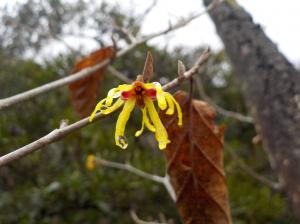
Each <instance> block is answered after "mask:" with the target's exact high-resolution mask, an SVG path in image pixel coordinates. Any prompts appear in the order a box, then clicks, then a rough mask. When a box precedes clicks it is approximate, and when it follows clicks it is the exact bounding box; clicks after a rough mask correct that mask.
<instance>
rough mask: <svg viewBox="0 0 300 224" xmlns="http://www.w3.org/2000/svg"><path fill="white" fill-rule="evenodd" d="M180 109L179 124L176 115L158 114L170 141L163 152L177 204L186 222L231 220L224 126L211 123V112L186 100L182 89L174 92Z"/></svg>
mask: <svg viewBox="0 0 300 224" xmlns="http://www.w3.org/2000/svg"><path fill="white" fill-rule="evenodd" d="M174 97H175V99H176V100H177V101H178V102H179V104H180V105H181V108H182V112H183V126H182V127H178V126H177V118H176V116H171V117H170V116H167V115H164V113H163V111H162V112H160V116H161V118H162V120H163V122H164V124H165V125H166V127H167V131H168V134H169V138H170V140H171V143H170V144H168V146H167V148H166V150H165V155H166V158H167V172H168V174H169V176H170V179H171V184H172V186H173V187H174V189H175V192H176V197H177V201H176V204H177V207H178V209H179V213H180V215H181V217H182V219H183V221H184V223H188V224H196V223H197V224H202V223H203V224H210V223H217V224H228V223H231V216H230V208H229V201H228V191H227V184H226V179H225V174H224V168H223V162H222V161H223V135H224V127H217V126H216V125H215V124H214V119H215V112H214V110H213V109H212V108H211V107H210V106H209V105H208V104H207V103H205V102H203V101H199V100H192V101H191V102H189V100H188V96H187V94H186V93H185V92H182V91H179V92H177V93H176V94H175V95H174Z"/></svg>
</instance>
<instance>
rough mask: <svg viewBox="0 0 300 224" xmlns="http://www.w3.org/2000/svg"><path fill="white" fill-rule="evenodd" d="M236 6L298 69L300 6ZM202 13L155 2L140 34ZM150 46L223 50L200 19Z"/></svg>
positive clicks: (285, 0) (194, 2)
mask: <svg viewBox="0 0 300 224" xmlns="http://www.w3.org/2000/svg"><path fill="white" fill-rule="evenodd" d="M14 2H23V0H0V6H3V5H4V4H7V3H8V4H14ZM108 2H114V3H118V4H120V5H121V6H122V7H124V8H125V9H132V8H134V9H135V11H136V12H142V11H143V10H144V9H145V8H146V7H147V6H148V5H150V4H151V2H152V1H151V0H122V1H118V0H110V1H108ZM238 2H239V3H240V4H241V5H242V6H243V7H244V8H245V9H246V10H247V11H249V12H250V13H251V14H252V16H253V18H254V21H255V22H257V23H259V24H261V25H262V27H263V28H264V30H265V32H266V33H267V35H268V36H269V37H270V38H271V39H272V40H273V41H274V42H275V43H276V44H277V45H278V47H279V49H280V50H281V51H282V52H283V53H284V54H285V55H286V56H287V57H288V59H289V60H290V61H291V62H293V63H295V64H298V65H299V64H300V53H299V52H298V50H299V48H300V47H299V45H300V43H299V41H300V13H299V12H300V2H299V1H295V0H276V1H274V0H238ZM201 10H204V8H203V5H202V0H184V1H175V0H158V3H157V5H156V7H155V8H154V9H153V11H152V12H151V13H150V14H149V15H148V17H147V18H146V20H145V21H144V25H143V27H142V33H143V34H149V33H152V32H154V31H158V30H161V29H164V28H165V27H167V26H168V24H169V21H171V22H175V21H176V19H180V18H185V17H186V16H188V15H189V14H191V13H194V12H199V11H201ZM166 40H167V41H166ZM150 43H151V44H158V45H160V46H164V45H165V44H166V43H167V44H168V46H169V47H170V48H172V47H174V46H178V45H183V46H188V47H195V46H199V45H208V46H210V47H211V48H212V49H220V48H221V47H222V43H221V41H220V39H219V37H218V36H217V34H216V32H215V28H214V26H213V24H212V22H211V20H210V19H209V17H208V16H203V17H201V18H199V19H197V20H195V21H194V22H192V23H191V24H189V25H188V26H187V27H185V28H183V29H180V30H178V31H176V32H173V33H172V34H170V35H168V36H167V37H163V38H158V39H155V40H153V41H151V42H150ZM91 48H92V45H91ZM51 49H53V48H51ZM57 49H58V48H57ZM91 50H92V49H91Z"/></svg>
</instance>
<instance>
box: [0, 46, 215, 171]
mask: <svg viewBox="0 0 300 224" xmlns="http://www.w3.org/2000/svg"><path fill="white" fill-rule="evenodd" d="M209 55H210V52H209V50H208V49H207V50H205V51H204V52H203V53H202V55H201V56H200V57H199V59H198V60H197V62H196V63H195V65H194V66H193V67H192V68H191V69H190V70H188V71H186V72H185V73H184V74H183V77H181V78H175V79H174V80H172V81H171V82H169V83H167V84H166V85H164V86H163V89H164V90H168V89H170V88H173V87H175V86H177V85H179V84H180V83H181V82H183V81H185V80H186V79H189V78H191V77H192V76H193V75H195V74H198V73H199V71H202V70H203V69H204V66H205V62H206V61H207V60H208V58H209ZM106 116H107V115H103V114H100V113H98V114H96V116H95V120H98V119H101V118H104V117H106ZM89 124H91V123H90V122H89V121H88V118H84V119H82V120H80V121H77V122H75V123H73V124H71V125H67V126H63V127H61V128H59V129H55V130H53V131H52V132H50V133H49V134H47V135H45V136H44V137H42V138H40V139H38V140H36V141H34V142H32V143H30V144H28V145H25V146H23V147H21V148H19V149H17V150H15V151H12V152H10V153H8V154H6V155H4V156H2V157H0V167H1V166H4V165H7V164H9V163H11V162H13V161H15V160H18V159H21V158H23V157H24V156H26V155H28V154H30V153H32V152H34V151H36V150H38V149H41V148H43V147H45V146H47V145H49V144H51V143H53V142H56V141H59V140H60V139H61V138H63V137H65V136H67V135H69V134H71V133H73V132H75V131H76V130H79V129H81V128H83V127H85V126H87V125H89Z"/></svg>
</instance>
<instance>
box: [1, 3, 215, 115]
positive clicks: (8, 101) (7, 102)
mask: <svg viewBox="0 0 300 224" xmlns="http://www.w3.org/2000/svg"><path fill="white" fill-rule="evenodd" d="M219 2H220V1H213V3H212V4H211V5H210V6H208V7H207V8H206V10H205V11H204V12H201V13H199V14H196V15H193V16H191V17H189V18H187V19H184V20H180V21H178V22H177V23H176V24H175V25H174V26H170V27H168V28H167V29H165V30H163V31H160V32H157V33H154V34H151V35H148V36H146V37H144V38H142V39H141V40H136V41H135V42H133V43H132V44H130V45H129V46H128V47H127V48H125V49H123V50H120V51H118V52H117V54H116V57H117V58H118V57H122V56H123V55H125V54H127V53H128V52H130V51H132V50H133V49H135V48H136V47H137V46H139V45H141V44H144V43H146V42H147V41H149V40H151V39H154V38H156V37H159V36H161V35H164V34H167V33H169V32H172V31H175V30H177V29H179V28H182V27H184V26H186V25H187V24H188V23H190V22H192V21H193V20H195V19H197V18H199V17H200V16H202V15H204V14H205V13H207V11H209V10H211V9H212V8H213V7H215V6H216V4H217V3H219ZM109 63H110V60H109V59H106V60H103V61H102V62H101V63H99V64H97V65H95V66H92V67H89V68H86V69H83V70H81V71H80V72H77V73H74V74H73V75H69V76H67V77H64V78H61V79H58V80H56V81H53V82H49V83H47V84H44V85H42V86H39V87H36V88H34V89H30V90H28V91H25V92H23V93H19V94H16V95H14V96H11V97H7V98H4V99H1V100H0V110H1V109H4V108H8V107H11V106H13V105H14V104H17V103H20V102H23V101H25V100H29V99H31V98H33V97H36V96H39V95H41V94H43V93H46V92H49V91H51V90H54V89H57V88H59V87H62V86H65V85H68V84H70V83H72V82H75V81H77V80H79V79H82V78H84V77H86V76H88V75H90V74H92V73H93V72H95V71H97V70H98V69H100V68H102V67H104V66H106V65H108V64H109Z"/></svg>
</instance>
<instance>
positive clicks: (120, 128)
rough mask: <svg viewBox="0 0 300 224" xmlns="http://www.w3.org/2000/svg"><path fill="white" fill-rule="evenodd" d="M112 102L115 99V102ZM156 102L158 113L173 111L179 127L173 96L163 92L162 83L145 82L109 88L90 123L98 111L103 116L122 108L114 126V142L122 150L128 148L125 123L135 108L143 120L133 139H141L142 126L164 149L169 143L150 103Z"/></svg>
mask: <svg viewBox="0 0 300 224" xmlns="http://www.w3.org/2000/svg"><path fill="white" fill-rule="evenodd" d="M114 99H117V100H116V101H115V102H114ZM155 100H157V102H158V107H159V108H160V109H161V110H165V113H166V114H167V115H172V114H174V112H175V108H176V110H177V114H178V125H179V126H181V125H182V112H181V108H180V106H179V104H178V103H177V101H176V100H175V99H174V97H173V96H172V95H171V94H170V93H168V92H165V91H163V89H162V86H161V84H160V83H158V82H153V83H144V82H141V81H135V82H133V83H132V84H131V85H128V84H123V85H119V86H118V87H116V88H113V89H111V90H110V91H109V92H108V94H107V97H106V98H104V99H103V100H101V101H100V102H99V103H98V104H97V105H96V107H95V109H94V111H93V113H92V114H91V116H90V118H89V120H90V121H92V120H93V119H94V117H95V114H96V113H97V112H98V111H100V112H101V113H102V114H109V113H112V112H114V111H115V110H117V109H118V108H120V107H121V106H123V109H122V111H121V113H120V115H119V117H118V120H117V124H116V131H115V142H116V145H117V146H119V147H121V148H122V149H125V148H126V147H127V146H128V143H127V140H126V138H125V135H124V132H125V127H126V123H127V121H128V119H129V117H130V114H131V112H132V111H133V109H134V107H135V106H138V107H139V108H140V109H141V110H142V113H143V120H142V127H141V129H140V130H138V131H137V132H136V133H135V136H136V137H138V136H140V135H141V134H142V133H143V131H144V126H146V127H147V128H148V129H149V130H150V131H152V132H154V133H155V138H156V140H157V141H158V146H159V149H165V148H166V146H167V144H168V143H170V140H169V139H168V133H167V131H166V129H165V127H164V126H163V124H162V122H161V120H160V118H159V115H158V113H157V111H156V108H155V106H154V103H153V101H155ZM149 117H150V119H149Z"/></svg>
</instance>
